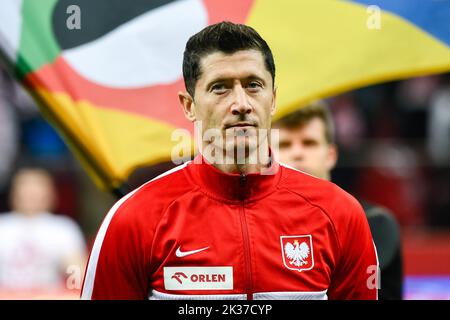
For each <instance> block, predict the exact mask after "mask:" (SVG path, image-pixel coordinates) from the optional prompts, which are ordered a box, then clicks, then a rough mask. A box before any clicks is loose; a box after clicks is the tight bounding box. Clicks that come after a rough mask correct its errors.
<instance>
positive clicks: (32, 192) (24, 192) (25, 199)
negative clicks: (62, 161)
mask: <svg viewBox="0 0 450 320" xmlns="http://www.w3.org/2000/svg"><path fill="white" fill-rule="evenodd" d="M53 203H54V189H53V183H52V181H51V178H50V177H49V176H48V174H47V173H45V172H44V171H41V170H29V169H27V170H22V171H20V172H19V173H18V174H17V175H16V176H15V178H14V181H13V184H12V190H11V206H12V209H13V210H14V211H16V212H17V213H21V214H25V215H33V214H38V213H42V212H48V211H50V210H52V207H53Z"/></svg>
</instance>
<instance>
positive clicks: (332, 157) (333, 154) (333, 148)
mask: <svg viewBox="0 0 450 320" xmlns="http://www.w3.org/2000/svg"><path fill="white" fill-rule="evenodd" d="M337 159H338V148H337V145H336V144H334V143H331V144H330V145H329V146H328V159H327V167H328V170H330V171H331V170H333V169H334V167H335V166H336V163H337Z"/></svg>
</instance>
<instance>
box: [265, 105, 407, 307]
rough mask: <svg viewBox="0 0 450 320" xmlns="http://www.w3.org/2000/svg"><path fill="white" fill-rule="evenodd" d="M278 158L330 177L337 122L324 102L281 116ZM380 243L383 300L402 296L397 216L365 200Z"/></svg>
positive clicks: (326, 178) (276, 126) (380, 297)
mask: <svg viewBox="0 0 450 320" xmlns="http://www.w3.org/2000/svg"><path fill="white" fill-rule="evenodd" d="M273 128H275V129H279V130H280V131H279V134H280V136H279V137H280V140H279V143H280V144H279V160H280V162H283V163H285V164H287V165H290V166H292V167H294V168H295V169H298V170H300V171H304V172H307V173H309V174H311V175H314V176H316V177H319V178H322V179H325V180H331V170H332V169H333V168H334V167H335V165H336V162H337V159H338V150H337V146H336V144H335V143H334V124H333V120H332V118H331V115H330V112H329V110H328V108H327V106H326V105H325V103H324V102H321V101H317V102H315V103H312V104H310V105H309V106H306V107H303V108H300V109H299V110H297V111H295V112H293V113H291V114H289V115H287V116H285V117H283V118H281V119H279V120H278V121H276V122H275V123H274V124H273ZM362 206H363V208H364V211H365V213H366V216H367V219H368V222H369V225H370V229H371V232H372V236H373V239H374V242H375V245H376V247H377V253H378V259H379V264H380V269H381V279H380V280H381V288H380V290H379V299H380V300H392V299H396V300H399V299H402V287H403V271H402V253H401V244H400V231H399V226H398V224H397V222H396V220H395V218H394V217H393V216H392V214H390V212H389V211H388V210H387V209H385V208H382V207H379V206H375V205H372V204H369V203H366V202H364V201H362Z"/></svg>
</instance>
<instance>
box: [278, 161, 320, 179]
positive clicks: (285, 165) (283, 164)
mask: <svg viewBox="0 0 450 320" xmlns="http://www.w3.org/2000/svg"><path fill="white" fill-rule="evenodd" d="M278 163H279V164H280V165H282V166H283V167H285V168H288V169H292V170H294V171H297V172H301V173H303V174H306V175H308V176H310V177H313V178H316V179H319V178H317V177H316V176H313V175H312V174H310V173H308V172H305V171H302V170H299V169H296V168H294V167H291V166H290V165H287V164H285V163H283V162H280V161H278Z"/></svg>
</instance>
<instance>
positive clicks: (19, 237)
mask: <svg viewBox="0 0 450 320" xmlns="http://www.w3.org/2000/svg"><path fill="white" fill-rule="evenodd" d="M56 200H57V199H56V196H55V186H54V184H53V180H52V177H51V176H50V174H49V173H48V172H47V171H45V170H43V169H38V168H23V169H20V170H19V171H18V172H17V173H16V174H15V175H14V177H13V180H12V185H11V191H10V203H11V209H12V211H11V212H8V213H5V214H1V215H0V296H1V297H2V298H7V299H8V298H19V299H22V298H25V299H28V298H68V297H71V298H77V297H78V295H79V292H80V289H81V281H82V277H83V271H84V266H85V260H86V246H85V242H84V237H83V234H82V232H81V230H80V228H79V227H78V225H77V224H76V223H75V222H74V221H72V220H71V219H70V218H68V217H65V216H61V215H55V214H53V213H51V211H52V209H53V208H54V205H55V203H56Z"/></svg>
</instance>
